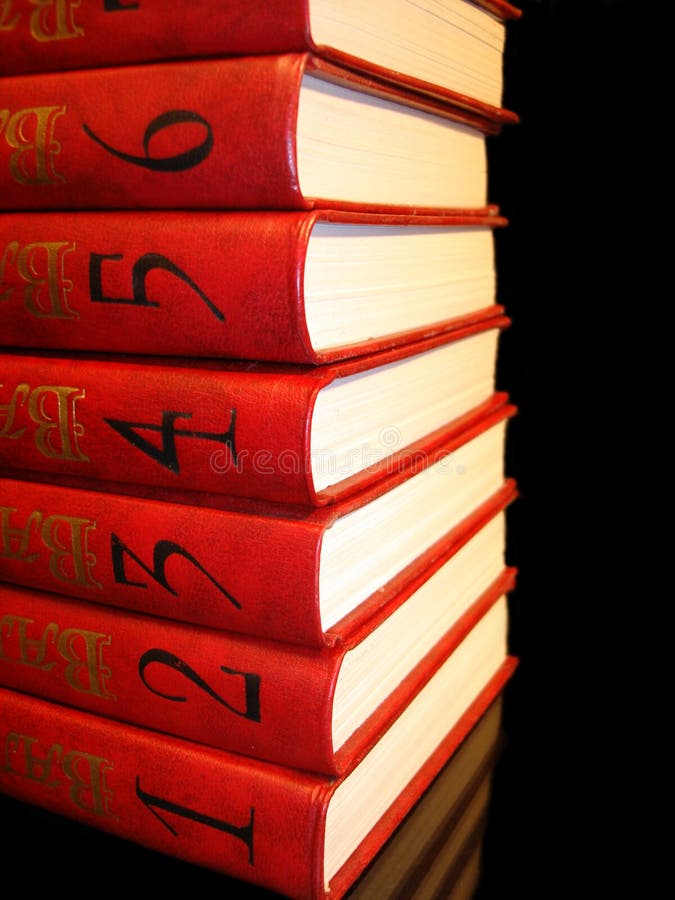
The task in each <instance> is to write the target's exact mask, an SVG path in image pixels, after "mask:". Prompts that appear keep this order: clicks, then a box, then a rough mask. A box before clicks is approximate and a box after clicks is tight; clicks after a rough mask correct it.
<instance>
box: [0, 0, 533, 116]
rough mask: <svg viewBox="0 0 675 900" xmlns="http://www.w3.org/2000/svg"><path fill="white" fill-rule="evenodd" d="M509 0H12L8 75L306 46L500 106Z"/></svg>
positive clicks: (460, 101)
mask: <svg viewBox="0 0 675 900" xmlns="http://www.w3.org/2000/svg"><path fill="white" fill-rule="evenodd" d="M519 16H520V11H519V10H518V9H517V8H515V7H514V6H512V5H511V4H510V3H507V2H505V0H473V2H468V0H421V2H418V3H410V2H408V0H361V2H356V0H245V2H243V3H242V2H239V0H223V2H221V3H215V4H214V3H212V2H211V0H190V2H185V3H171V4H167V3H166V2H164V0H142V2H141V0H137V2H133V0H86V2H84V3H82V2H81V0H39V2H38V0H4V2H2V3H0V75H18V74H23V73H28V72H46V71H58V70H64V69H82V68H89V67H93V66H115V65H124V64H129V63H144V62H157V61H161V60H172V59H173V60H178V59H186V58H194V57H210V56H242V55H254V54H255V55H258V54H265V53H288V52H302V51H309V52H311V53H313V54H314V55H316V56H319V57H321V58H323V59H325V60H328V61H330V62H333V63H338V64H339V65H341V66H345V67H346V68H351V69H354V70H356V71H359V72H361V73H364V74H368V75H371V76H373V77H375V78H377V79H382V80H386V81H394V82H395V83H397V84H401V83H406V85H407V87H408V88H409V89H412V90H415V91H419V92H421V93H424V94H431V95H433V96H436V97H440V98H441V99H443V100H444V101H450V102H452V103H453V104H454V105H459V106H465V105H467V104H468V106H469V107H470V108H472V109H474V110H477V111H478V112H482V113H483V114H484V115H486V116H487V117H488V118H496V119H506V120H508V119H511V118H515V117H513V116H512V115H511V114H510V113H507V112H505V111H504V110H501V109H500V105H501V97H502V54H503V48H504V24H505V22H506V21H508V20H509V19H516V18H518V17H519Z"/></svg>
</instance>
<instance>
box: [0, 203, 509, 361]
mask: <svg viewBox="0 0 675 900" xmlns="http://www.w3.org/2000/svg"><path fill="white" fill-rule="evenodd" d="M319 219H321V220H324V221H332V222H341V223H348V224H353V225H377V226H378V227H380V228H381V229H382V230H383V231H386V230H387V228H388V227H389V226H399V227H400V226H403V225H405V226H418V225H419V226H424V227H425V226H427V225H429V226H448V227H460V226H470V227H483V228H488V227H489V228H494V227H497V226H501V225H503V224H504V223H505V220H503V219H501V218H499V217H498V216H496V215H489V216H487V217H481V216H464V217H460V216H457V217H443V216H439V217H433V218H430V217H425V216H415V217H409V216H385V215H367V214H361V215H354V216H348V215H347V214H346V213H336V212H334V211H332V212H331V211H322V212H321V213H319V212H287V211H286V212H284V211H279V210H274V211H250V212H238V213H228V212H209V211H204V212H201V213H195V212H190V211H185V210H184V211H178V210H171V211H164V212H156V211H152V210H143V211H136V210H129V211H127V212H115V211H106V212H98V211H91V210H90V211H85V212H52V213H40V212H34V213H28V212H21V213H4V214H0V345H3V346H6V347H15V348H16V347H26V348H31V349H45V350H50V349H52V350H77V351H79V350H84V351H93V352H103V353H121V354H151V355H159V356H190V357H206V358H225V359H227V358H231V359H260V360H268V361H277V362H291V363H309V364H316V363H319V362H326V361H333V360H338V359H342V358H346V357H348V356H356V355H362V354H363V353H365V352H373V351H376V350H382V349H386V348H388V347H393V346H398V345H400V344H403V343H406V342H408V341H410V340H414V339H420V338H423V337H425V336H429V335H432V334H434V333H438V332H443V331H449V330H452V329H454V328H457V327H461V326H462V325H465V324H467V323H468V322H470V321H477V320H482V319H486V318H488V317H490V316H496V315H498V314H499V313H500V312H501V307H499V306H497V305H496V304H494V305H492V306H488V307H485V308H484V309H481V310H476V311H475V312H474V313H472V314H470V315H466V316H462V317H461V318H455V319H446V320H445V321H439V322H437V323H435V324H433V325H429V324H428V323H426V324H423V325H420V326H419V327H418V328H417V329H416V330H410V331H408V332H405V333H400V334H388V335H386V336H376V337H375V338H374V339H372V340H370V341H367V342H360V343H359V344H357V345H355V346H353V347H351V346H342V347H336V348H332V349H330V350H322V351H321V352H317V351H315V350H314V349H313V348H312V346H311V340H310V337H309V334H308V330H307V324H306V318H305V298H304V279H305V260H306V253H307V247H308V243H309V241H310V238H311V234H312V231H313V228H314V225H315V223H316V222H317V220H319Z"/></svg>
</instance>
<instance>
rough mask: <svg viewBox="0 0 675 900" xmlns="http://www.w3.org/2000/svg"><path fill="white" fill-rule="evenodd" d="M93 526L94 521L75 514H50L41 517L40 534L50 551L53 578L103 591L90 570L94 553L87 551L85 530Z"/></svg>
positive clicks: (94, 524)
mask: <svg viewBox="0 0 675 900" xmlns="http://www.w3.org/2000/svg"><path fill="white" fill-rule="evenodd" d="M95 528H96V523H95V522H91V521H90V520H89V519H78V518H76V517H75V516H57V515H53V516H47V518H46V519H45V520H44V523H43V525H42V531H41V536H42V540H43V542H44V545H45V547H47V549H48V550H51V553H50V556H49V571H50V572H51V573H52V575H53V576H54V578H56V579H57V581H62V582H64V583H65V584H75V585H77V586H78V587H87V588H92V587H93V588H98V589H99V590H103V585H102V584H101V583H100V582H98V581H97V580H96V579H95V578H94V576H93V574H92V571H91V570H92V569H93V568H94V566H95V565H96V556H95V555H94V554H93V553H91V552H90V551H89V546H88V541H89V532H90V531H93V530H94V529H95ZM64 532H65V537H64Z"/></svg>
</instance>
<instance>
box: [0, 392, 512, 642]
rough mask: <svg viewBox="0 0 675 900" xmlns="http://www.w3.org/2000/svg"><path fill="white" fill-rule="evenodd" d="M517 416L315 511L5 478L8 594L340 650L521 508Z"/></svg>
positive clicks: (0, 527)
mask: <svg viewBox="0 0 675 900" xmlns="http://www.w3.org/2000/svg"><path fill="white" fill-rule="evenodd" d="M514 411H515V410H514V408H513V407H512V406H510V405H509V404H507V403H504V402H502V403H501V405H497V406H494V407H492V408H490V409H489V410H488V411H487V412H486V413H485V414H484V415H481V416H477V417H474V418H473V419H471V420H469V421H467V422H465V423H464V426H463V427H462V428H457V429H455V430H453V431H451V432H449V434H448V435H447V437H446V440H444V441H443V442H441V443H439V444H434V445H430V446H429V447H428V448H427V450H426V451H425V452H422V451H421V450H420V451H418V452H416V453H415V454H414V455H411V456H409V457H408V458H407V459H405V460H401V461H400V465H399V466H397V467H396V469H395V470H394V471H392V472H391V473H389V474H388V475H386V476H385V477H384V478H382V479H380V480H379V481H377V482H375V483H374V484H373V485H370V486H369V487H368V488H365V489H363V490H361V491H359V492H357V493H356V494H354V495H353V496H351V497H348V498H345V499H343V500H341V501H339V502H337V503H334V504H328V505H325V506H322V507H319V508H307V507H296V506H287V505H282V504H273V503H262V502H257V501H247V500H237V498H232V497H226V496H215V495H199V494H195V493H185V492H181V493H179V494H178V495H174V494H173V492H170V493H169V492H166V491H158V490H155V491H152V490H150V489H141V488H139V489H134V490H131V489H129V490H128V491H127V492H126V493H120V492H119V491H118V490H116V492H115V493H110V492H108V491H100V490H92V489H87V488H84V487H82V486H81V485H80V486H73V485H70V484H68V483H65V482H66V481H67V480H66V479H58V481H57V482H54V483H52V482H50V481H49V480H46V479H45V478H44V477H41V478H33V479H31V480H25V479H13V478H0V580H2V581H6V582H11V583H15V584H18V585H23V586H27V587H33V588H37V589H40V590H44V591H48V592H53V593H60V594H65V595H67V596H73V597H78V598H80V599H82V600H87V601H89V602H92V603H103V604H108V605H112V606H118V607H121V608H123V609H130V610H133V611H136V612H141V613H145V614H148V615H152V616H159V617H162V618H169V619H175V620H181V621H185V622H189V623H192V624H199V625H204V626H207V627H209V628H216V629H223V630H228V631H234V632H238V633H244V634H250V635H257V636H259V637H267V638H270V639H273V640H283V641H286V642H289V643H296V644H304V645H306V646H310V647H315V648H320V647H323V646H332V645H333V644H335V643H336V642H337V641H338V640H339V639H340V633H341V630H342V629H343V628H344V627H345V626H347V625H348V626H349V627H350V628H354V627H357V626H358V625H360V624H362V623H363V622H364V621H365V620H366V619H367V618H369V617H370V616H371V615H372V613H373V612H374V611H375V610H377V609H378V608H379V607H380V606H381V605H382V604H384V603H386V602H387V601H389V600H390V599H391V598H392V597H393V596H394V595H395V594H396V593H397V592H399V591H401V590H403V589H404V588H405V587H406V586H407V585H408V584H410V583H411V582H412V581H414V580H415V579H417V578H419V577H421V576H423V574H424V573H425V572H428V571H429V570H430V569H431V568H432V567H434V566H439V565H441V564H442V563H443V562H445V561H446V560H448V559H449V558H450V557H451V556H452V555H453V554H454V553H456V552H457V550H459V549H460V548H461V547H462V546H464V545H465V544H466V542H467V541H468V540H469V539H470V538H472V537H473V536H474V535H475V534H476V533H477V532H478V531H479V530H481V529H482V528H483V526H485V525H486V524H487V523H488V522H490V521H491V520H493V519H494V518H495V517H498V516H499V515H500V513H501V512H502V511H503V510H504V509H505V508H506V506H507V505H508V504H509V503H510V502H511V500H512V499H513V498H514V497H515V495H516V486H515V484H514V482H513V481H512V480H510V479H508V478H505V474H504V443H505V432H506V423H507V422H508V420H509V417H510V416H511V415H512V414H513V413H514ZM117 488H119V486H117ZM420 509H423V510H425V515H424V519H423V520H422V521H421V520H420V517H419V510H420Z"/></svg>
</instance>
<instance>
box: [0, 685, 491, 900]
mask: <svg viewBox="0 0 675 900" xmlns="http://www.w3.org/2000/svg"><path fill="white" fill-rule="evenodd" d="M502 704H503V699H502V697H501V695H500V696H498V697H497V699H496V700H495V701H493V703H492V704H491V705H490V707H489V708H488V709H487V710H486V711H485V713H484V714H483V715H482V716H481V718H480V719H479V721H478V723H477V724H476V725H475V726H474V728H473V729H472V730H471V731H470V732H469V734H468V735H467V737H466V738H465V739H464V741H463V742H462V743H461V744H460V745H459V747H458V749H457V750H456V751H455V753H454V754H453V755H452V756H451V757H450V759H449V760H448V762H447V763H446V764H445V765H444V766H443V768H442V769H441V771H440V772H439V774H438V775H437V776H436V778H435V779H434V780H433V782H432V784H431V785H430V787H429V788H428V789H427V790H426V791H425V792H424V794H423V795H422V796H421V797H420V799H419V800H418V801H417V802H416V803H415V805H414V806H413V807H412V809H411V810H410V812H409V813H408V815H407V816H406V817H405V819H404V820H403V821H402V822H401V824H400V825H399V826H398V827H397V828H396V830H395V831H394V833H393V834H392V836H391V837H390V838H389V839H388V840H387V842H386V843H385V844H384V846H383V847H382V849H381V850H380V851H379V852H378V853H377V855H376V856H375V857H374V858H373V860H372V861H371V862H370V863H369V864H368V866H367V867H366V869H365V870H364V872H363V874H362V875H361V876H360V877H359V878H358V879H357V880H356V882H355V883H354V884H353V885H352V886H351V887H350V888H349V889H348V890H347V892H346V894H345V898H348V900H361V898H367V900H372V898H373V897H377V898H378V900H404V898H407V897H410V898H413V897H414V898H415V900H422V897H423V896H425V894H424V893H423V894H422V895H421V896H419V897H418V895H417V894H416V893H415V884H416V883H417V880H416V879H415V874H416V873H417V876H418V877H419V876H420V875H422V874H423V873H425V872H428V871H429V870H430V869H431V867H432V865H433V864H434V862H435V861H436V860H439V861H440V860H441V857H442V861H443V864H444V868H445V871H446V873H447V876H446V880H445V881H446V885H448V891H449V886H450V885H452V886H453V887H454V886H455V885H457V886H459V884H460V883H461V882H462V881H463V880H464V872H465V870H466V868H467V866H468V865H469V864H470V863H471V860H472V859H473V858H474V857H475V855H476V850H477V849H478V850H479V849H480V842H481V837H482V831H483V826H484V820H485V814H486V809H485V804H486V802H487V803H488V804H489V802H490V798H489V797H487V798H486V797H485V793H486V791H489V789H490V782H491V780H492V775H493V771H494V769H495V766H496V765H498V761H499V756H500V750H501V745H502V742H503V731H502V730H501V721H502ZM0 818H2V820H3V821H11V822H12V829H11V832H10V833H9V834H7V835H6V838H5V851H6V853H7V854H8V855H9V856H10V857H12V858H14V857H15V855H22V854H23V848H24V847H25V846H29V845H34V844H38V845H39V846H40V847H41V860H42V863H43V864H42V866H41V867H40V870H39V871H36V872H34V873H33V874H32V879H31V884H32V885H33V888H34V889H35V890H36V891H38V892H39V891H41V890H43V889H49V887H50V886H51V879H52V878H53V874H52V873H53V871H54V867H55V866H58V860H59V859H60V858H63V857H62V854H64V853H65V852H66V851H67V848H69V847H72V846H77V847H78V848H79V851H80V853H81V855H82V856H84V857H86V858H87V859H88V860H90V863H91V865H92V867H95V868H99V867H101V866H103V867H106V866H107V861H108V860H109V859H110V858H111V857H112V856H114V858H115V859H116V860H117V861H118V863H119V865H117V866H116V867H113V868H112V869H110V871H108V873H107V876H106V884H107V886H108V887H109V889H110V890H111V891H113V892H114V891H120V890H124V889H125V887H126V883H127V880H128V872H129V871H139V870H142V871H143V872H144V873H145V874H146V877H147V879H148V880H149V881H150V882H152V884H153V885H154V886H155V889H156V890H158V891H160V892H162V891H164V890H165V889H166V888H165V886H166V887H168V886H169V885H170V886H171V890H173V891H175V892H177V893H182V892H183V891H197V892H203V891H212V890H213V889H216V890H218V891H221V892H223V891H224V892H226V893H228V894H231V895H236V896H237V897H241V898H247V900H252V898H253V897H255V898H258V900H263V898H264V900H273V898H275V900H278V898H279V896H280V895H279V894H277V893H272V892H270V891H265V890H264V889H263V888H259V887H256V886H255V885H252V884H250V883H246V882H243V881H235V880H234V879H230V878H227V876H224V875H219V874H216V873H215V872H213V871H211V870H209V869H204V868H198V867H196V866H194V865H190V864H189V863H186V862H183V861H181V860H178V859H176V858H175V857H174V858H169V857H167V856H165V855H161V854H158V853H156V852H155V851H152V850H148V849H147V848H144V847H141V846H140V845H139V844H137V843H133V842H131V841H124V840H123V839H121V838H116V837H114V836H111V835H106V834H104V833H103V832H101V831H100V830H95V829H91V828H87V827H86V826H83V825H82V824H80V823H78V822H75V821H73V820H72V819H65V818H63V817H62V816H57V815H56V814H55V813H51V812H48V811H46V810H45V809H43V808H39V807H36V806H29V805H27V804H25V803H21V802H20V801H18V800H14V799H13V798H11V797H8V796H7V795H3V794H1V793H0ZM467 830H469V831H470V833H469V834H468V836H466V839H465V835H466V832H467ZM449 845H451V851H452V856H451V858H448V855H447V853H446V847H448V846H449ZM414 880H415V884H413V883H412V882H413V881H414ZM448 895H449V893H448ZM463 896H466V897H468V896H470V893H467V894H465V895H463ZM453 900H455V898H454V895H453Z"/></svg>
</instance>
